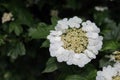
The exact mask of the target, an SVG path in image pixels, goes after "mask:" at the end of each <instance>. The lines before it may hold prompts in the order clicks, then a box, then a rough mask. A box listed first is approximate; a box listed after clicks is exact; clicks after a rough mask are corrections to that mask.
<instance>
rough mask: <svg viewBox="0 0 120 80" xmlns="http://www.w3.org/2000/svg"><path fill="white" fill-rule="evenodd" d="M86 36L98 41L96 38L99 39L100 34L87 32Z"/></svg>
mask: <svg viewBox="0 0 120 80" xmlns="http://www.w3.org/2000/svg"><path fill="white" fill-rule="evenodd" d="M86 36H87V37H88V38H93V39H96V38H98V33H93V32H87V33H86Z"/></svg>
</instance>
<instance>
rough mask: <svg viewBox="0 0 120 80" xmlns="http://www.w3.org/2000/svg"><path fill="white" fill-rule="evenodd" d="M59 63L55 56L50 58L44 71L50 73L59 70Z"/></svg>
mask: <svg viewBox="0 0 120 80" xmlns="http://www.w3.org/2000/svg"><path fill="white" fill-rule="evenodd" d="M57 69H58V67H57V64H56V60H55V58H49V60H48V61H47V64H46V68H45V69H44V71H43V73H49V72H53V71H55V70H57Z"/></svg>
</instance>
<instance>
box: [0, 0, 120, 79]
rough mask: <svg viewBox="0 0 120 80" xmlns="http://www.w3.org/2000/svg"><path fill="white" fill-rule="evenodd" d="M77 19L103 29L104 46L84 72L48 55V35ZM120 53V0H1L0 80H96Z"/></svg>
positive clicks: (83, 69)
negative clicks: (109, 56)
mask: <svg viewBox="0 0 120 80" xmlns="http://www.w3.org/2000/svg"><path fill="white" fill-rule="evenodd" d="M73 16H78V17H80V18H82V19H83V20H84V21H85V20H91V21H92V22H95V23H96V25H97V26H98V27H99V28H100V29H101V33H100V34H101V35H102V36H104V45H103V48H102V50H101V51H100V54H99V55H98V56H97V59H95V60H92V61H91V62H90V63H89V64H87V65H86V66H85V67H84V68H82V69H81V68H79V67H77V66H74V65H72V66H68V65H66V63H64V62H63V63H58V62H57V61H56V58H51V57H50V54H49V41H48V40H47V39H46V37H47V35H48V34H49V31H50V30H52V29H54V27H55V25H56V24H57V21H58V20H59V19H63V18H70V17H73ZM116 50H120V0H0V80H95V77H96V72H97V70H99V69H101V67H103V66H104V65H107V64H111V63H108V62H107V60H108V59H106V58H105V57H104V56H105V55H107V54H111V53H112V52H113V51H116Z"/></svg>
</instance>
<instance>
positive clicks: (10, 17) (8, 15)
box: [2, 12, 14, 23]
mask: <svg viewBox="0 0 120 80" xmlns="http://www.w3.org/2000/svg"><path fill="white" fill-rule="evenodd" d="M11 20H14V18H13V15H12V13H6V12H5V13H4V14H3V16H2V23H5V22H8V21H11Z"/></svg>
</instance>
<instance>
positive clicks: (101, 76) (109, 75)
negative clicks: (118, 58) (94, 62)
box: [96, 63, 120, 80]
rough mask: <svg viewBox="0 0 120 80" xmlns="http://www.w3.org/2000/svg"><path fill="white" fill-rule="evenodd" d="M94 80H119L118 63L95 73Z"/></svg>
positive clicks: (119, 67)
mask: <svg viewBox="0 0 120 80" xmlns="http://www.w3.org/2000/svg"><path fill="white" fill-rule="evenodd" d="M96 80H120V63H115V64H114V66H113V67H112V66H110V65H109V66H107V67H103V70H102V71H98V72H97V77H96Z"/></svg>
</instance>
